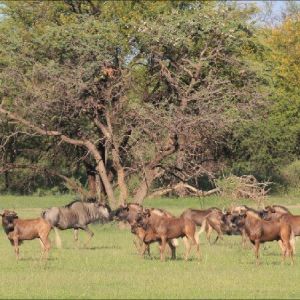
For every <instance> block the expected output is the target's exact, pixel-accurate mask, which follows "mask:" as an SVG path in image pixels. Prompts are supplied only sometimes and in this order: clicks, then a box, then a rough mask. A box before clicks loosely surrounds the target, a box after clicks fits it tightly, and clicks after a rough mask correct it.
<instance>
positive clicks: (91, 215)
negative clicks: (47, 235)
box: [42, 200, 111, 247]
mask: <svg viewBox="0 0 300 300" xmlns="http://www.w3.org/2000/svg"><path fill="white" fill-rule="evenodd" d="M110 212H111V209H110V207H109V206H108V205H104V204H100V203H99V202H82V201H78V200H75V201H72V202H71V203H69V204H67V205H66V206H64V207H51V208H48V209H46V210H45V211H43V212H42V217H43V218H44V219H45V220H46V221H48V222H49V223H50V224H51V226H52V227H54V230H55V234H56V244H57V246H58V247H61V240H60V237H59V234H58V231H57V229H56V228H58V229H60V230H65V229H70V228H73V229H74V239H75V241H77V240H78V229H82V230H84V231H86V232H87V233H88V235H89V239H88V240H87V242H86V244H87V243H88V242H89V241H90V240H91V238H92V237H93V235H94V233H93V232H92V231H91V230H90V229H89V228H88V226H87V225H88V224H90V223H92V222H95V221H99V220H102V221H108V220H109V219H110Z"/></svg>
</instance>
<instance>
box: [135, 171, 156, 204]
mask: <svg viewBox="0 0 300 300" xmlns="http://www.w3.org/2000/svg"><path fill="white" fill-rule="evenodd" d="M160 175H161V172H159V169H158V168H154V169H147V168H146V170H145V178H144V180H143V181H142V183H141V184H140V186H139V187H138V189H137V191H136V192H135V195H134V197H133V202H136V203H139V204H141V203H143V200H144V199H145V198H146V196H147V195H148V192H149V188H150V187H151V184H152V183H153V181H154V179H155V178H157V177H158V176H160Z"/></svg>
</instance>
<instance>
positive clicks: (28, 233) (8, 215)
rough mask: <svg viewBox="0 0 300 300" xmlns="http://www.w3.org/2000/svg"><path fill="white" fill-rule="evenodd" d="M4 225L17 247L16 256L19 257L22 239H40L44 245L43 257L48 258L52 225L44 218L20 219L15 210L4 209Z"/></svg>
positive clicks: (11, 240)
mask: <svg viewBox="0 0 300 300" xmlns="http://www.w3.org/2000/svg"><path fill="white" fill-rule="evenodd" d="M0 216H2V226H3V229H4V231H5V233H6V235H7V237H8V239H9V240H10V242H11V244H12V245H14V247H15V253H16V258H17V259H19V245H20V244H21V243H22V241H25V240H33V239H37V238H38V239H40V243H41V247H42V255H41V258H43V257H44V256H45V258H48V251H49V249H50V241H49V239H48V236H49V233H50V230H51V225H50V224H49V223H48V222H47V221H45V220H44V219H42V218H37V219H25V220H22V219H19V217H18V215H17V213H16V212H14V211H10V210H4V212H3V213H2V214H0Z"/></svg>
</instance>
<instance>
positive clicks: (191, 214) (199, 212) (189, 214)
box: [181, 207, 221, 243]
mask: <svg viewBox="0 0 300 300" xmlns="http://www.w3.org/2000/svg"><path fill="white" fill-rule="evenodd" d="M213 211H216V212H221V210H220V209H219V208H217V207H211V208H208V209H193V208H188V209H186V210H185V211H184V212H183V213H182V214H181V217H183V218H185V219H188V220H191V221H193V222H194V223H195V224H196V225H197V226H201V225H202V223H203V221H204V219H205V217H207V215H208V214H210V213H211V212H213ZM215 228H216V227H215V226H214V227H212V226H210V224H209V223H207V225H206V226H205V231H206V238H207V240H208V241H209V243H210V236H211V232H212V230H213V229H214V230H216V229H215ZM201 232H202V231H201V230H200V231H199V232H198V234H197V241H199V234H200V233H201ZM217 233H218V231H217ZM218 236H219V235H218Z"/></svg>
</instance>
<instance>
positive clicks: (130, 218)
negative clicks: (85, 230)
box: [111, 203, 178, 256]
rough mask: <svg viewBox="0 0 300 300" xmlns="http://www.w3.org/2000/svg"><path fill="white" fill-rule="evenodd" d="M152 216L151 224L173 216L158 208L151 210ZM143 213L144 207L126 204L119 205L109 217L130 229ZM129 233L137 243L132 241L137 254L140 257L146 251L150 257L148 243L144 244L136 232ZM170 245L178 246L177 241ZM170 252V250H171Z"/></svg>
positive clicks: (136, 204)
mask: <svg viewBox="0 0 300 300" xmlns="http://www.w3.org/2000/svg"><path fill="white" fill-rule="evenodd" d="M151 211H152V212H153V213H152V216H151V221H152V222H153V223H156V222H157V221H158V220H159V219H160V218H162V217H167V218H171V217H173V215H172V214H171V213H169V212H167V211H166V210H163V209H159V208H151ZM143 212H144V207H143V206H142V205H140V204H138V203H127V204H124V205H121V206H120V207H119V208H117V209H116V210H114V211H113V212H112V213H111V216H112V217H114V218H115V219H117V220H119V221H125V222H128V223H129V225H130V226H131V227H132V226H133V225H134V224H135V223H136V219H137V217H138V215H139V214H141V213H143ZM131 232H132V233H133V234H134V235H135V236H136V238H137V239H138V241H136V240H134V241H133V242H134V244H135V246H136V248H137V249H138V252H139V253H140V254H142V255H144V254H145V252H146V251H147V253H148V255H149V256H150V247H149V244H150V243H147V244H146V243H144V241H143V239H141V237H140V235H139V234H137V232H136V231H134V230H131ZM172 245H173V246H174V247H176V246H177V245H178V243H177V241H176V240H175V239H174V240H173V241H172ZM171 250H172V248H171Z"/></svg>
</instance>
